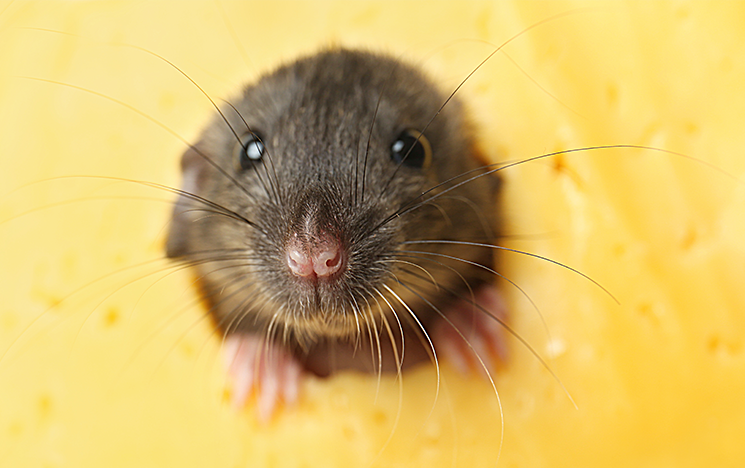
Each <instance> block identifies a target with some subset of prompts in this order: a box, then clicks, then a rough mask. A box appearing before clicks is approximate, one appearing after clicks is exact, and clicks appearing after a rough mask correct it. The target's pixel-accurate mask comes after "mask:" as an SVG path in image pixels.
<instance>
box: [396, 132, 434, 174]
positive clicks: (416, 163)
mask: <svg viewBox="0 0 745 468" xmlns="http://www.w3.org/2000/svg"><path fill="white" fill-rule="evenodd" d="M391 159H392V160H393V162H395V163H396V164H403V165H404V166H407V167H413V168H421V169H426V168H427V167H429V163H430V162H431V161H432V148H431V147H430V146H429V141H428V140H427V138H426V137H425V136H424V134H423V133H421V132H419V131H417V130H414V129H408V130H404V131H403V132H401V134H400V135H399V136H398V138H396V140H395V141H394V142H393V144H392V145H391Z"/></svg>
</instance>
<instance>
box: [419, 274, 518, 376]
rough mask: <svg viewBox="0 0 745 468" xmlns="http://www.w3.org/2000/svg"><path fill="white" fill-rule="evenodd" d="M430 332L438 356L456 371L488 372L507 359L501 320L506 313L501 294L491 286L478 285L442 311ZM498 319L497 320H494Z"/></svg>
mask: <svg viewBox="0 0 745 468" xmlns="http://www.w3.org/2000/svg"><path fill="white" fill-rule="evenodd" d="M443 313H444V315H445V317H446V318H447V319H446V320H440V321H439V322H438V323H437V325H436V326H435V329H434V331H433V333H432V341H433V343H434V346H435V350H436V351H437V353H438V357H439V358H443V359H445V360H447V361H448V362H450V363H451V364H452V365H453V366H455V368H456V369H458V370H459V371H460V372H462V373H464V374H466V373H468V372H471V371H473V370H476V371H477V372H491V371H493V370H494V369H495V367H496V364H497V363H499V362H501V363H504V362H506V361H507V347H506V345H505V328H504V327H503V326H502V324H501V323H500V321H502V322H503V321H504V320H505V318H506V316H507V313H506V308H505V305H504V301H503V300H502V296H501V294H500V293H499V292H498V291H497V289H496V288H495V287H494V286H491V285H487V286H482V287H481V288H480V289H478V290H476V291H474V295H473V297H472V296H470V295H468V296H465V297H464V298H463V299H461V300H459V301H458V302H456V303H455V305H454V306H453V307H452V308H450V309H448V310H445V311H443ZM497 319H498V320H497Z"/></svg>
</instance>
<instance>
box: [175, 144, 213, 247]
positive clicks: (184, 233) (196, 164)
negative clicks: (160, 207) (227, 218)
mask: <svg viewBox="0 0 745 468" xmlns="http://www.w3.org/2000/svg"><path fill="white" fill-rule="evenodd" d="M208 165H209V164H208V163H207V160H206V159H205V157H204V156H203V155H202V154H200V152H199V150H198V149H196V148H195V147H193V146H191V147H189V149H187V150H186V152H184V155H183V156H182V157H181V173H182V177H183V183H182V185H181V191H182V193H181V194H180V195H179V196H178V199H177V200H176V204H175V206H174V207H173V215H172V219H171V226H170V231H169V232H168V240H167V241H166V256H168V257H169V258H175V257H183V256H184V255H186V254H187V253H188V249H189V245H188V239H189V238H190V237H191V235H190V233H189V231H190V230H191V227H192V223H193V222H194V221H195V219H196V218H197V217H198V216H199V207H200V206H202V204H201V203H200V202H198V201H195V200H194V199H193V198H192V197H189V194H194V195H197V196H198V195H199V193H200V191H201V190H200V188H202V187H204V179H205V177H206V174H207V168H208Z"/></svg>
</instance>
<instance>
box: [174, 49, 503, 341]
mask: <svg viewBox="0 0 745 468" xmlns="http://www.w3.org/2000/svg"><path fill="white" fill-rule="evenodd" d="M445 100H446V96H444V95H442V94H441V93H440V92H439V91H438V90H437V89H436V88H435V87H434V86H433V85H432V84H431V83H430V82H429V81H428V80H426V79H425V78H424V77H423V76H422V75H421V74H420V73H419V72H418V71H416V70H415V69H413V68H411V67H410V66H408V65H405V64H403V63H401V62H399V61H396V60H393V59H391V58H387V57H382V56H379V55H374V54H371V53H366V52H358V51H349V50H336V51H329V52H324V53H321V54H318V55H314V56H312V57H309V58H305V59H301V60H298V61H296V62H294V63H292V64H289V65H286V66H283V67H281V68H279V69H278V70H276V71H275V72H273V73H272V74H269V75H266V76H264V77H263V78H261V79H260V80H259V81H258V82H257V83H255V84H253V85H251V86H248V87H247V88H246V89H245V90H244V92H243V94H242V96H240V98H239V99H238V100H234V101H233V102H232V104H231V105H228V106H225V107H224V108H222V109H221V113H220V115H218V116H217V117H216V118H215V120H214V121H213V122H212V123H211V124H210V125H209V126H208V127H207V129H206V130H205V131H204V132H203V134H202V137H201V138H200V140H199V141H198V142H197V143H196V144H195V145H194V146H193V147H192V148H190V149H189V150H188V151H187V152H186V154H185V155H184V157H183V160H182V168H183V172H184V187H183V190H184V192H183V193H182V195H181V196H180V198H179V200H178V202H177V204H176V208H175V212H174V219H173V223H172V225H171V231H170V235H169V239H168V246H167V250H168V255H169V256H170V257H177V258H181V259H183V260H185V261H187V262H188V263H189V264H192V265H193V266H194V267H196V269H197V272H198V277H199V279H200V281H201V284H202V289H203V292H204V296H205V298H206V299H207V301H208V303H209V306H210V311H211V313H212V314H213V316H214V317H215V319H216V321H217V323H218V325H219V326H220V328H222V329H223V330H224V331H226V332H233V331H254V332H266V331H269V332H271V333H275V334H279V335H280V336H284V337H285V338H291V339H294V340H295V341H296V342H298V343H300V344H303V343H309V342H312V341H313V340H316V339H318V338H323V337H328V338H339V337H350V336H355V334H358V333H360V332H362V331H366V330H368V327H369V326H370V324H374V323H376V320H378V317H380V316H384V315H386V314H390V313H393V312H394V311H395V312H396V313H399V312H400V313H401V314H402V315H404V316H405V315H407V314H409V315H410V314H412V313H413V314H417V317H418V318H422V319H423V318H424V317H426V315H427V314H434V313H435V312H434V311H433V310H431V303H432V302H434V301H436V300H437V299H438V296H441V295H442V294H443V291H444V290H448V288H452V289H454V290H457V289H464V288H468V287H469V285H467V284H466V283H468V282H469V281H476V280H481V278H482V277H483V276H484V274H483V273H484V271H483V269H479V268H477V267H475V266H474V263H481V264H484V265H485V266H490V265H491V260H490V259H491V253H490V251H489V250H488V249H483V248H476V247H472V246H459V247H455V246H450V247H449V248H448V252H447V257H451V256H452V257H453V258H457V260H454V259H449V258H447V257H445V256H443V254H442V253H441V251H442V249H443V244H431V245H429V244H407V243H406V242H407V241H410V240H422V239H428V240H457V241H468V242H491V241H492V238H493V234H492V231H491V227H492V224H493V220H492V216H493V215H492V213H493V212H494V211H495V210H494V207H493V201H494V195H495V189H496V184H495V183H494V179H493V178H491V177H478V178H474V176H475V175H478V173H477V172H473V171H474V170H475V169H476V168H478V167H479V166H480V164H479V163H478V162H477V161H476V159H475V158H474V153H473V150H474V148H473V146H474V145H473V143H472V141H471V139H470V135H469V130H468V128H467V126H466V124H465V123H464V119H463V118H462V116H461V113H460V109H459V106H458V104H457V103H456V102H455V101H452V102H450V103H448V105H447V106H445V107H444V108H443V109H442V111H441V112H440V108H441V107H442V105H443V103H444V102H445ZM438 112H439V114H438ZM469 171H471V172H470V173H469ZM466 173H468V174H466ZM461 174H466V175H464V176H462V177H460V178H458V179H456V180H455V181H451V179H452V178H453V177H456V176H460V175H461ZM468 179H473V180H471V181H469V182H467V183H464V184H462V185H461V186H459V187H457V188H454V189H451V190H449V191H448V192H447V193H442V192H444V191H446V190H448V189H449V188H451V187H453V186H454V185H455V184H456V183H458V182H464V181H466V180H468ZM443 182H445V184H443V185H439V186H438V184H441V183H443ZM432 188H435V189H434V190H432V191H430V192H428V190H429V189H432ZM423 193H425V195H422V194H423ZM438 193H439V194H441V196H437V195H438ZM432 197H435V198H432ZM430 253H431V255H430V256H428V255H429V254H430ZM435 255H439V256H435ZM440 286H445V289H442V288H440ZM404 321H405V320H404ZM377 323H379V322H377Z"/></svg>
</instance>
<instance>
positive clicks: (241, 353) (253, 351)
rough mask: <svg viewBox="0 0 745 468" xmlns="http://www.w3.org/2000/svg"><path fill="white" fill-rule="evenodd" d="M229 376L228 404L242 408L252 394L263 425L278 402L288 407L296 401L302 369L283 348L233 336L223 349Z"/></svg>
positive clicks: (270, 343)
mask: <svg viewBox="0 0 745 468" xmlns="http://www.w3.org/2000/svg"><path fill="white" fill-rule="evenodd" d="M223 353H224V357H225V364H226V367H227V369H228V373H229V374H230V377H231V380H232V382H231V398H230V400H231V403H232V404H233V406H235V407H237V408H238V407H242V406H243V405H244V404H245V403H246V400H247V399H248V397H249V396H250V395H251V394H252V393H255V394H256V412H257V414H258V417H259V420H261V421H262V422H267V421H268V420H269V419H270V418H271V417H272V414H273V413H274V410H275V408H276V407H277V403H278V402H279V400H280V399H282V400H283V401H284V402H285V404H287V405H290V404H292V403H294V402H295V401H296V400H297V396H298V388H299V386H300V374H301V372H302V366H301V365H300V363H299V362H298V361H297V360H296V359H295V357H293V356H292V354H290V353H289V352H288V351H287V350H286V349H284V348H283V347H282V346H280V345H277V344H275V343H272V342H267V341H266V340H265V339H264V338H261V337H258V336H255V335H249V334H241V333H236V334H233V335H230V336H229V337H228V338H227V339H226V340H225V344H224V347H223Z"/></svg>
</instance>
